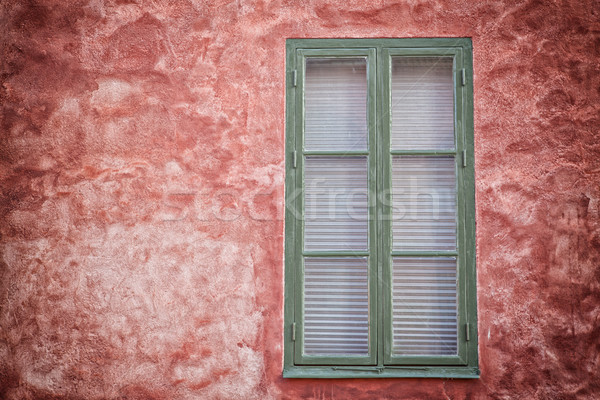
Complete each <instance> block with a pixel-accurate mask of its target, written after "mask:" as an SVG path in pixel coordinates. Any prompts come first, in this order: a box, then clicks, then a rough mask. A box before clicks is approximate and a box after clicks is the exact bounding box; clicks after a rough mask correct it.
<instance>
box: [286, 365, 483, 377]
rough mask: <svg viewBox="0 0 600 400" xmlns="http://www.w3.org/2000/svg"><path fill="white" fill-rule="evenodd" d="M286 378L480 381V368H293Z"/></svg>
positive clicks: (288, 371) (289, 369) (287, 368)
mask: <svg viewBox="0 0 600 400" xmlns="http://www.w3.org/2000/svg"><path fill="white" fill-rule="evenodd" d="M283 377H284V378H311V379H344V378H449V379H478V378H479V368H473V367H419V366H406V367H404V366H387V367H359V366H357V367H351V366H348V367H333V366H301V367H299V366H291V367H285V368H284V369H283Z"/></svg>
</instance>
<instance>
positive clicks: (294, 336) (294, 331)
mask: <svg viewBox="0 0 600 400" xmlns="http://www.w3.org/2000/svg"><path fill="white" fill-rule="evenodd" d="M295 341H296V323H295V322H292V342H295Z"/></svg>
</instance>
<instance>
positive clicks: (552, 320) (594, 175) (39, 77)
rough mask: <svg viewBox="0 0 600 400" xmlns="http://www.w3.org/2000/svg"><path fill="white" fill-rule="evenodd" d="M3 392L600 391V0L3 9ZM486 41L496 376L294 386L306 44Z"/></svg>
mask: <svg viewBox="0 0 600 400" xmlns="http://www.w3.org/2000/svg"><path fill="white" fill-rule="evenodd" d="M0 21H1V23H0V38H1V39H0V43H1V49H2V50H1V52H2V53H1V61H0V63H1V69H0V74H1V75H0V76H1V85H0V101H1V104H2V113H1V120H0V123H1V145H0V165H1V169H0V182H1V185H2V198H1V201H0V207H1V208H0V210H1V214H2V215H1V219H0V234H1V237H0V251H1V258H0V260H1V263H0V326H1V330H0V398H3V399H11V400H12V399H276V398H285V399H293V398H307V399H348V398H352V399H361V398H364V399H367V398H382V399H384V398H385V399H423V398H428V399H466V398H469V399H484V398H492V399H519V398H522V399H591V398H599V397H600V383H599V382H600V218H599V213H600V200H599V199H600V161H599V160H600V136H599V135H600V134H599V127H600V117H599V114H600V108H599V104H600V69H599V61H598V60H599V59H600V3H598V1H597V0H587V1H586V0H572V1H569V0H557V1H541V0H538V1H535V0H523V1H512V2H502V1H493V0H487V1H470V0H457V1H441V0H439V1H418V0H406V1H401V2H392V1H387V0H380V1H366V0H364V1H359V0H350V1H335V2H325V1H309V0H305V1H283V0H281V1H272V2H268V1H259V0H257V1H250V0H249V1H246V0H237V1H232V2H228V1H199V0H197V1H194V0H190V1H183V0H182V1H177V2H173V1H167V0H157V1H151V2H141V1H140V2H138V1H135V0H107V1H102V0H98V1H96V0H91V1H81V0H74V1H50V0H48V1H44V2H35V1H33V0H23V1H18V0H14V1H10V0H9V1H3V2H2V3H0ZM452 36H458V37H472V38H473V44H474V67H475V144H476V178H477V229H478V232H477V238H478V239H477V243H478V250H477V255H478V284H479V287H478V299H479V332H480V333H479V339H480V360H481V361H480V364H481V370H482V377H481V379H479V380H468V381H460V380H459V381H446V380H442V379H439V380H437V379H436V380H400V379H392V380H322V381H310V380H309V381H307V380H284V379H282V378H281V368H282V329H283V327H282V318H283V311H282V306H283V295H282V291H283V221H282V217H283V206H282V204H283V199H282V197H283V181H284V163H283V160H284V93H285V92H284V56H285V49H284V44H285V39H286V38H289V37H452Z"/></svg>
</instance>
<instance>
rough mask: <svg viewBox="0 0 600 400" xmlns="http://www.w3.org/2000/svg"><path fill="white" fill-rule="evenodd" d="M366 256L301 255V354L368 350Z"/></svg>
mask: <svg viewBox="0 0 600 400" xmlns="http://www.w3.org/2000/svg"><path fill="white" fill-rule="evenodd" d="M368 278H369V275H368V268H367V258H366V257H363V258H312V257H307V258H305V259H304V354H308V355H328V354H329V355H348V354H349V355H355V356H357V355H358V356H360V355H367V354H368V353H369V279H368Z"/></svg>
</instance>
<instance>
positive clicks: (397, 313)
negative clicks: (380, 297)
mask: <svg viewBox="0 0 600 400" xmlns="http://www.w3.org/2000/svg"><path fill="white" fill-rule="evenodd" d="M392 274H393V282H392V312H393V318H392V329H393V353H394V354H395V355H455V354H456V353H457V293H456V259H455V258H403V257H394V259H393V273H392Z"/></svg>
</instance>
